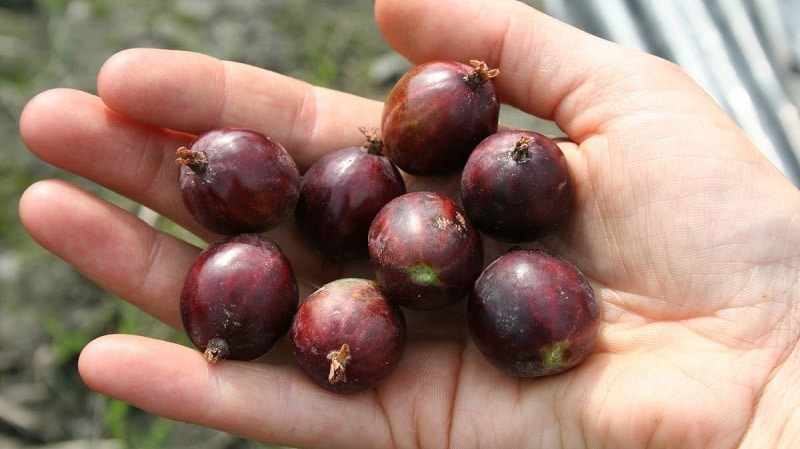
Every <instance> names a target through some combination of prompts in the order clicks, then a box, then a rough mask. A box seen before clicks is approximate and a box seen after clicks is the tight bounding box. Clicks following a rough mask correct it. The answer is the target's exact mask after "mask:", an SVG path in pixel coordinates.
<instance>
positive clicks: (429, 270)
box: [408, 262, 442, 285]
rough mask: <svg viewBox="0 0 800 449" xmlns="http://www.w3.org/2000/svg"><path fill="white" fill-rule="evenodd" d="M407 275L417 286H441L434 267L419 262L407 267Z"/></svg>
mask: <svg viewBox="0 0 800 449" xmlns="http://www.w3.org/2000/svg"><path fill="white" fill-rule="evenodd" d="M408 274H409V276H411V279H412V280H413V281H414V282H415V283H417V284H422V285H442V281H440V280H439V273H438V272H437V271H436V269H435V268H434V267H432V266H430V265H428V264H427V263H425V262H419V263H416V264H414V265H411V266H410V267H408Z"/></svg>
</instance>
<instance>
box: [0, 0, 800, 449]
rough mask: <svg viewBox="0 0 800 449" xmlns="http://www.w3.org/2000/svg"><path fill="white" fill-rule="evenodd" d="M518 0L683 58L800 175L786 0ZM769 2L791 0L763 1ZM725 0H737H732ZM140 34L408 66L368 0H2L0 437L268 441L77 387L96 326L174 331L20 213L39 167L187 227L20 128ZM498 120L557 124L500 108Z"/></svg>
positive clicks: (376, 79) (268, 60)
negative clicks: (38, 235) (87, 176)
mask: <svg viewBox="0 0 800 449" xmlns="http://www.w3.org/2000/svg"><path fill="white" fill-rule="evenodd" d="M525 3H528V4H531V5H533V6H535V7H537V8H543V9H545V10H547V11H548V12H549V13H551V14H554V15H556V16H558V17H560V18H562V19H564V20H566V21H568V22H571V23H573V24H575V25H577V26H580V27H582V28H584V29H587V30H589V31H591V32H593V33H595V34H598V35H601V36H604V37H607V38H610V39H613V40H617V41H619V42H621V43H623V44H625V45H629V46H634V47H637V48H641V49H643V50H645V51H650V52H653V53H656V54H659V55H661V56H664V57H666V58H669V59H673V60H676V61H677V62H679V63H681V64H682V65H684V67H686V68H687V70H688V71H690V73H692V75H693V76H695V77H696V78H697V79H698V80H701V81H703V82H704V86H705V87H706V88H707V89H708V90H709V92H711V93H712V94H713V95H714V96H715V98H716V99H717V100H718V101H719V102H720V103H721V104H722V105H723V106H725V107H726V109H728V110H729V112H730V113H731V115H732V116H734V117H735V118H736V119H737V120H739V121H740V123H741V124H742V125H743V126H744V127H745V128H746V129H748V130H749V132H750V134H751V136H752V138H753V139H754V141H756V142H759V145H760V146H761V147H762V148H763V149H764V151H765V153H767V154H768V156H769V157H770V158H771V159H772V160H773V161H774V162H775V163H776V165H778V166H779V167H781V169H782V170H784V172H785V173H787V176H790V177H793V179H795V180H797V179H798V178H797V174H798V173H800V171H798V168H797V151H798V145H797V141H798V133H800V126H797V100H798V98H800V97H798V92H800V90H799V89H798V86H799V85H800V83H799V82H798V67H800V64H799V63H798V60H799V59H798V55H800V38H798V35H797V33H795V34H792V33H790V32H787V29H786V28H783V25H780V24H781V23H783V22H781V20H784V19H785V17H795V18H797V16H796V14H797V10H799V9H800V8H796V7H795V8H794V10H795V12H793V13H790V12H789V11H788V10H789V9H790V8H791V6H792V5H794V4H797V2H796V1H795V0H791V1H786V2H781V1H780V0H776V1H762V0H747V1H745V0H730V1H725V0H720V1H718V2H716V1H713V0H709V1H700V0H676V1H674V2H645V1H641V2H640V1H636V0H602V1H592V0H586V1H583V2H571V1H558V0H544V1H537V0H529V1H526V2H525ZM782 3H786V5H788V6H786V7H785V9H783V10H781V9H778V10H776V9H775V8H774V7H775V6H776V5H777V6H780V5H781V4H782ZM647 5H649V6H647ZM653 5H662V6H653ZM725 5H727V6H725ZM730 5H733V6H730ZM736 5H739V6H741V7H743V8H744V9H741V8H740V9H738V10H732V8H733V9H735V8H737V6H736ZM764 5H766V6H764ZM775 11H778V16H777V17H775V14H774V12H775ZM791 14H795V16H792V15H791ZM781 16H785V17H783V18H782V17H781ZM776 21H777V22H776ZM794 23H800V18H797V20H794ZM748 26H749V27H748ZM776 26H777V28H775V27H776ZM676 30H678V31H676ZM736 30H738V31H736ZM742 30H744V31H742ZM747 30H750V31H752V32H753V33H754V34H752V35H747V34H746V32H747ZM708 33H712V34H710V35H709V34H708ZM743 33H745V34H743ZM702 36H711V37H707V38H701V37H702ZM748 43H749V44H748ZM139 46H147V47H162V48H175V49H184V50H192V51H199V52H204V53H208V54H211V55H213V56H216V57H219V58H224V59H231V60H237V61H241V62H245V63H249V64H253V65H256V66H259V67H264V68H268V69H270V70H275V71H278V72H281V73H284V74H288V75H291V76H294V77H297V78H300V79H303V80H306V81H309V82H312V83H315V84H320V85H324V86H329V87H333V88H337V89H341V90H345V91H348V92H352V93H357V94H361V95H365V96H368V97H372V98H376V99H381V98H383V97H384V96H385V94H386V93H387V92H388V90H389V89H390V88H391V86H392V84H393V83H394V81H395V80H396V79H397V77H399V76H400V75H401V74H402V73H403V72H404V71H405V70H406V69H407V68H408V67H409V65H408V63H407V62H406V61H404V60H403V59H402V58H401V57H399V56H398V55H397V54H395V53H394V52H393V51H392V50H391V49H390V48H389V47H388V46H387V45H386V43H385V42H384V41H383V39H382V38H381V36H380V34H379V32H378V30H377V28H376V26H375V23H374V20H373V15H372V0H337V1H336V2H331V1H327V0H291V1H286V0H236V1H233V0H231V1H214V0H176V1H167V0H138V1H135V2H131V1H121V0H108V1H104V0H0V448H4V449H5V448H8V449H17V448H50V449H73V448H102V449H118V448H128V447H131V448H162V447H169V448H198V449H204V448H205V449H234V448H240V449H244V448H256V447H265V446H263V445H261V444H258V443H254V442H250V441H246V440H242V439H240V438H237V437H235V436H232V435H228V434H225V433H223V432H217V431H212V430H208V429H204V428H201V427H198V426H193V425H189V424H185V423H178V422H173V421H169V420H165V419H160V418H156V417H153V416H150V415H149V414H147V413H144V412H142V411H140V410H138V409H135V408H134V407H131V406H129V405H127V404H125V403H123V402H120V401H116V400H112V399H110V398H106V397H103V396H100V395H98V394H95V393H93V392H91V391H89V390H88V389H87V388H86V387H85V385H84V384H83V383H82V382H81V380H80V378H79V377H78V375H77V368H76V362H77V356H78V354H79V352H80V350H81V348H82V347H83V346H84V345H85V344H86V343H87V342H88V341H89V340H91V339H93V338H94V337H96V336H98V335H102V334H107V333H132V334H141V335H148V336H152V337H156V338H162V339H166V340H172V341H177V342H181V343H185V341H184V340H183V337H182V336H180V335H177V334H176V333H175V332H173V331H172V330H171V329H169V328H167V327H165V326H164V325H162V324H160V323H158V322H156V321H155V320H153V319H151V318H150V317H148V316H146V315H144V314H142V313H140V312H139V311H138V310H137V309H135V308H133V307H131V306H128V305H127V304H126V303H125V302H124V301H121V300H119V299H117V298H114V297H111V296H110V295H109V294H108V293H106V292H104V291H102V290H101V289H99V288H98V287H96V286H95V285H94V284H92V283H91V282H90V281H88V280H87V279H85V278H84V277H82V276H81V275H80V274H78V273H76V272H75V271H73V270H72V269H71V268H70V267H69V266H68V265H67V264H65V263H64V262H63V261H61V260H59V259H57V258H55V257H54V256H52V255H50V254H48V253H46V252H45V251H44V250H42V249H41V248H39V247H38V246H37V244H36V243H35V242H33V241H32V240H31V239H30V238H29V237H28V236H27V234H26V233H25V232H24V230H23V229H22V228H21V226H20V225H19V222H18V215H17V205H18V199H19V196H20V194H21V193H22V191H23V190H24V189H25V188H26V187H27V186H28V185H30V184H31V183H33V182H35V181H36V180H39V179H44V178H62V179H67V180H70V181H72V182H74V183H76V184H79V185H81V186H82V187H84V188H86V189H88V190H90V191H92V192H95V193H96V194H98V195H101V196H103V197H105V198H107V199H108V200H110V201H112V202H114V203H115V204H117V205H119V206H121V207H124V208H126V209H127V210H129V211H131V212H132V213H134V214H137V215H139V216H140V217H141V218H143V219H145V220H147V221H149V222H151V223H152V224H154V225H155V226H158V227H160V228H161V229H163V230H165V231H167V232H171V233H174V234H176V235H179V236H181V237H185V238H187V239H191V238H192V237H191V236H188V235H185V233H184V231H183V230H181V229H177V228H175V227H174V226H173V225H172V224H171V223H169V222H167V221H164V220H161V219H160V218H159V217H158V216H154V215H153V214H152V213H150V212H149V211H148V210H146V209H142V208H140V207H139V206H138V205H136V204H133V203H131V202H129V201H127V200H126V199H124V198H121V197H119V196H118V195H115V194H114V193H112V192H108V191H105V190H102V189H100V188H98V187H97V186H94V185H92V184H91V183H89V182H87V181H85V180H83V179H79V178H76V177H74V176H72V175H70V174H69V173H64V172H62V171H60V170H57V169H55V168H53V167H51V166H49V165H47V164H45V163H42V162H41V161H38V160H37V159H36V158H35V157H34V156H32V155H31V154H30V153H29V152H28V151H27V150H26V149H25V147H24V145H23V144H22V142H21V141H20V138H19V134H18V127H17V122H18V118H19V115H20V112H21V111H22V108H23V107H24V105H25V103H26V102H27V101H28V100H29V99H30V98H31V97H33V96H34V95H35V94H36V93H38V92H40V91H42V90H45V89H48V88H52V87H71V88H76V89H82V90H86V91H89V92H94V91H95V77H96V74H97V70H98V69H99V67H100V66H101V64H102V63H103V61H105V60H106V59H107V58H108V57H109V56H110V55H112V54H113V53H115V52H116V51H118V50H121V49H124V48H129V47H139ZM501 120H502V121H504V122H506V123H510V124H513V125H516V126H520V127H527V128H529V129H533V130H538V131H542V132H555V131H556V130H555V128H554V127H553V126H552V124H549V123H545V122H542V121H539V120H536V119H534V118H532V117H529V116H527V115H525V114H522V113H520V112H519V111H515V110H513V109H509V108H504V109H503V112H502V115H501ZM198 243H199V242H198Z"/></svg>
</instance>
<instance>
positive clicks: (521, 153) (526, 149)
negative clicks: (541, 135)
mask: <svg viewBox="0 0 800 449" xmlns="http://www.w3.org/2000/svg"><path fill="white" fill-rule="evenodd" d="M533 140H534V139H533V137H531V136H522V137H520V138H519V140H518V141H517V143H516V144H515V145H514V149H513V150H511V158H512V159H514V162H519V163H522V162H525V161H527V160H529V159H530V158H531V145H530V143H531V142H533Z"/></svg>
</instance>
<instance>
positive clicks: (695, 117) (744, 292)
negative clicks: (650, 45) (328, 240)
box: [20, 0, 800, 448]
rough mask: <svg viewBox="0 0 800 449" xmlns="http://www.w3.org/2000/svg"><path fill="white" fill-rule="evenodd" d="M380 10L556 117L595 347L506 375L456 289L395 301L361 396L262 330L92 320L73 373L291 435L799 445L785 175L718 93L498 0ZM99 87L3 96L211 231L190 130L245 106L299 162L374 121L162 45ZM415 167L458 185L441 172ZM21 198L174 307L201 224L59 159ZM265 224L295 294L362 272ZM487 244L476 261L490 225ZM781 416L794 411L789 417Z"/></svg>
mask: <svg viewBox="0 0 800 449" xmlns="http://www.w3.org/2000/svg"><path fill="white" fill-rule="evenodd" d="M376 13H377V18H378V22H379V25H380V26H381V28H382V31H383V32H384V34H385V36H386V38H387V40H388V41H389V42H390V43H391V44H392V45H393V46H394V47H395V48H396V49H397V50H398V51H400V52H401V53H403V54H404V55H406V56H407V57H408V58H409V59H411V60H412V61H415V62H422V61H427V60H431V59H455V60H469V59H474V58H476V57H480V58H483V59H485V60H487V62H488V63H490V65H491V66H493V67H499V68H500V71H501V76H500V77H499V78H498V79H497V87H498V91H499V93H500V96H501V100H503V101H504V102H506V103H509V104H512V105H514V106H516V107H519V108H520V109H522V110H525V111H527V112H529V113H532V114H535V115H538V116H540V117H544V118H548V119H552V120H554V121H555V122H556V123H557V124H558V126H559V127H560V128H561V129H562V130H563V131H564V132H565V134H566V136H567V140H565V141H564V142H563V143H562V144H561V146H562V149H563V150H564V152H565V154H566V155H567V158H568V160H569V163H570V166H571V169H572V171H573V177H574V179H575V185H576V187H577V196H576V207H575V211H574V215H573V217H572V218H571V221H570V222H569V224H568V226H566V227H565V228H564V229H562V230H561V231H559V232H558V233H557V234H555V235H553V236H549V237H547V238H545V239H543V240H541V241H540V242H536V245H537V246H543V247H546V248H548V249H551V250H553V251H554V252H556V253H559V254H561V255H563V256H565V257H567V258H568V259H570V260H571V261H573V262H574V263H575V264H576V265H578V266H579V268H580V269H581V270H582V271H583V273H584V274H585V275H586V276H587V277H588V278H589V279H590V280H591V282H592V284H593V286H594V288H595V291H596V293H597V295H598V298H599V299H600V300H601V301H602V304H603V325H602V327H601V330H600V336H599V341H598V344H597V348H596V351H595V353H593V354H592V355H591V356H590V357H589V358H588V359H587V360H586V361H585V362H584V363H583V364H582V365H580V366H578V367H577V368H575V369H573V370H571V371H569V372H567V373H564V374H561V375H557V376H552V377H547V378H541V379H516V378H511V377H508V376H506V375H504V374H501V373H500V372H499V371H497V370H495V369H494V368H492V367H491V366H490V365H489V364H488V363H487V362H486V361H485V360H484V359H483V357H482V356H481V355H480V353H479V352H478V351H477V350H476V348H475V346H474V345H473V344H472V343H471V341H470V340H469V336H468V335H467V332H466V326H465V321H464V317H463V307H462V306H463V304H462V305H459V306H455V307H451V308H449V309H447V310H444V311H436V312H412V311H408V313H407V318H408V322H409V332H410V335H409V345H408V347H407V350H406V353H405V354H404V356H403V359H402V361H401V363H400V365H399V367H398V369H397V371H396V372H395V373H394V374H393V376H392V377H391V378H390V379H389V380H387V381H386V382H384V383H383V384H381V385H380V386H379V387H378V388H376V389H375V390H373V391H369V392H365V393H362V394H357V395H351V396H341V395H335V394H332V393H328V392H326V391H324V390H322V389H320V388H318V387H316V386H315V385H313V384H312V383H311V382H310V381H309V380H308V379H306V377H305V376H304V375H303V374H302V373H301V372H300V371H299V369H298V368H297V367H296V366H295V365H294V364H293V363H291V362H290V361H289V362H286V363H284V361H283V359H282V358H281V357H280V353H281V350H280V349H279V350H276V351H275V354H274V355H273V356H272V357H268V358H267V360H265V362H266V363H245V362H232V361H226V362H224V363H220V364H217V365H209V364H207V363H206V362H205V360H204V359H203V358H202V357H201V356H200V355H199V353H198V352H197V351H196V350H194V349H192V348H186V347H182V346H178V345H174V344H171V343H166V342H161V341H157V340H153V339H148V338H145V337H135V336H107V337H103V338H100V339H98V340H96V341H94V342H93V343H91V344H90V345H89V346H88V347H87V348H86V349H85V350H84V352H83V354H82V357H81V361H80V369H81V374H82V376H83V377H84V379H85V380H86V382H87V383H88V384H89V385H90V386H91V387H93V388H95V389H97V390H98V391H101V392H103V393H106V394H109V395H112V396H115V397H119V398H121V399H124V400H126V401H129V402H131V403H133V404H135V405H137V406H139V407H142V408H144V409H146V410H148V411H150V412H152V413H155V414H159V415H163V416H167V417H170V418H174V419H179V420H185V421H190V422H195V423H199V424H203V425H207V426H210V427H215V428H219V429H223V430H226V431H229V432H232V433H236V434H239V435H242V436H245V437H249V438H253V439H259V440H263V441H269V442H278V443H282V444H288V445H292V446H298V447H326V448H328V447H330V448H334V447H345V448H354V447H381V448H389V447H398V448H399V447H420V448H422V447H430V448H446V447H453V448H455V447H496V448H501V447H509V448H520V447H544V448H562V447H563V448H582V447H592V448H600V447H608V448H621V447H625V448H640V447H641V448H644V447H675V448H701V447H702V448H733V447H745V446H747V445H748V444H753V445H755V447H759V445H760V444H761V445H762V446H760V447H767V446H769V447H777V446H778V445H779V444H780V443H783V444H789V442H791V441H794V442H795V443H796V442H797V441H798V440H792V438H798V436H797V429H796V426H797V423H796V420H797V415H796V412H795V411H794V410H795V408H796V405H797V403H798V394H799V393H798V391H797V386H796V385H795V384H796V383H797V379H798V375H797V374H796V373H797V372H798V364H800V360H798V359H800V357H799V356H798V350H797V346H798V335H800V311H799V310H798V305H797V300H798V297H800V285H798V270H800V232H799V231H800V194H798V191H797V189H796V188H795V187H794V186H792V185H791V184H790V183H789V181H787V180H786V179H785V178H784V177H783V176H781V175H780V173H778V172H777V171H776V169H775V168H774V167H772V166H771V165H770V164H769V163H768V162H767V161H766V160H765V159H764V158H763V157H762V156H760V155H759V153H758V152H757V151H756V150H755V149H754V148H753V147H752V145H751V144H750V143H749V141H748V140H747V139H746V138H745V136H744V135H742V133H741V131H740V130H738V129H737V127H736V126H735V125H734V124H733V123H731V121H730V120H729V119H728V118H727V117H726V116H725V114H724V113H723V112H722V111H720V110H719V109H718V107H717V106H716V105H715V104H714V103H713V102H712V101H711V100H710V99H709V98H708V97H707V96H706V95H705V94H704V93H703V92H702V91H701V90H700V89H698V88H697V87H696V86H695V85H694V84H693V83H692V82H691V81H690V80H689V79H688V78H687V77H686V76H685V75H684V74H683V73H681V72H680V71H679V70H678V69H677V68H675V67H674V66H672V65H671V64H668V63H666V62H664V61H661V60H659V59H656V58H653V57H650V56H645V55H642V54H639V53H636V52H633V51H630V50H626V49H623V48H620V47H617V46H615V45H613V44H610V43H608V42H604V41H602V40H599V39H596V38H593V37H590V36H588V35H585V34H583V33H581V32H579V31H577V30H574V29H572V28H569V27H567V26H565V25H563V24H560V23H558V22H556V21H554V20H552V19H550V18H548V17H545V16H543V15H541V14H540V13H538V12H536V11H534V10H532V9H529V8H528V7H526V6H524V5H522V4H519V3H516V2H511V1H497V2H480V1H464V0H461V1H453V0H439V1H437V2H427V1H425V0H403V1H389V0H384V1H379V2H378V4H377V5H376ZM465 24H466V25H465ZM98 88H99V93H100V96H99V97H95V96H92V95H89V94H86V93H83V92H77V91H72V90H64V89H58V90H52V91H48V92H45V93H43V94H41V95H39V96H37V97H36V98H35V99H33V100H32V101H31V102H30V104H29V105H28V107H27V108H26V110H25V112H24V114H23V117H22V120H21V133H22V136H23V138H24V140H25V142H26V144H27V145H28V146H29V148H30V149H31V150H32V151H33V152H35V153H36V154H37V155H39V156H40V157H41V158H42V159H44V160H46V161H48V162H51V163H53V164H55V165H57V166H59V167H62V168H64V169H66V170H69V171H72V172H75V173H78V174H80V175H82V176H85V177H87V178H89V179H92V180H94V181H95V182H97V183H99V184H101V185H104V186H106V187H109V188H111V189H114V190H116V191H118V192H120V193H122V194H124V195H126V196H128V197H130V198H132V199H134V200H136V201H138V202H140V203H142V204H144V205H146V206H148V207H150V208H152V209H154V210H156V211H158V212H160V213H162V214H164V215H165V216H167V217H170V218H171V219H173V220H174V221H176V222H177V223H179V224H181V225H183V226H185V227H186V228H187V229H190V230H192V231H194V232H197V233H198V235H201V236H202V237H204V238H205V239H209V240H210V239H213V238H214V236H212V235H209V234H204V233H203V231H202V230H201V229H199V228H198V226H197V225H196V224H195V223H194V222H193V221H192V219H191V217H189V216H188V214H187V212H186V211H185V209H184V208H183V205H182V203H181V200H180V198H179V194H178V190H177V185H176V177H177V167H176V166H175V164H174V163H172V160H173V159H174V150H175V149H176V148H178V147H179V146H181V145H184V144H186V143H187V142H189V141H190V140H191V138H192V135H193V134H196V133H199V132H201V131H204V130H207V129H210V128H213V127H218V126H223V125H238V126H246V127H252V128H255V129H259V130H261V131H263V132H264V133H266V134H268V135H270V136H272V137H274V138H275V139H276V140H278V141H279V142H281V143H283V144H284V145H285V146H286V147H287V149H289V150H290V152H292V154H293V156H294V157H295V159H296V160H297V162H298V164H299V165H300V166H301V167H302V168H307V167H308V166H309V165H310V164H311V163H312V162H313V161H314V160H316V158H318V157H319V156H320V155H322V154H324V153H325V152H327V151H330V150H333V149H336V148H341V147H344V146H349V145H354V144H357V143H358V142H360V140H361V139H362V136H361V134H360V132H359V131H358V128H359V126H376V125H377V124H378V121H379V118H380V112H381V105H380V104H379V103H377V102H374V101H370V100H365V99H362V98H358V97H355V96H351V95H348V94H344V93H339V92H333V91H329V90H324V89H319V88H314V87H311V86H309V85H307V84H304V83H302V82H299V81H296V80H292V79H290V78H286V77H284V76H281V75H278V74H275V73H269V72H266V71H263V70H260V69H257V68H253V67H249V66H245V65H241V64H236V63H231V62H221V61H218V60H214V59H212V58H210V57H206V56H203V55H198V54H190V53H182V52H170V51H163V50H131V51H126V52H123V53H120V54H118V55H116V56H114V57H113V58H111V59H110V60H109V62H108V63H107V64H106V65H105V66H104V68H103V70H102V71H101V73H100V76H99V80H98ZM408 183H409V188H410V190H421V189H437V190H440V191H444V192H445V193H447V194H450V195H452V196H454V197H457V190H455V189H457V185H458V184H457V180H456V179H451V180H449V181H447V182H443V181H432V180H427V179H420V178H417V179H411V178H409V179H408ZM20 215H21V218H22V221H23V223H24V225H25V226H26V228H27V229H28V230H29V232H30V233H31V235H32V236H34V237H35V238H36V239H37V240H38V241H39V242H40V243H41V244H42V245H43V246H45V247H46V248H48V249H49V250H51V251H53V252H54V253H55V254H57V255H59V256H60V257H62V258H64V259H65V260H67V261H68V262H70V263H71V264H73V265H74V266H75V267H76V268H77V269H79V270H81V271H82V272H83V273H85V274H86V275H88V276H89V277H90V278H92V279H93V280H95V281H96V282H97V283H98V284H99V285H101V286H103V287H104V288H107V289H108V290H109V291H111V292H113V293H115V294H116V295H118V296H120V297H122V298H124V299H126V300H128V301H130V302H131V303H133V304H136V305H137V306H139V307H141V308H142V309H144V310H145V311H147V312H149V313H151V314H152V315H154V316H156V317H157V318H159V319H161V320H163V321H165V322H167V323H169V324H171V325H173V326H176V327H179V326H180V318H179V315H178V306H177V301H178V297H179V291H180V287H181V284H182V280H183V276H184V274H185V272H186V270H187V268H188V266H189V264H190V263H191V261H192V260H193V258H194V257H195V256H196V255H197V252H198V251H199V249H198V248H195V247H193V246H191V245H189V244H187V243H185V242H181V241H179V240H177V239H175V238H173V237H171V236H168V235H165V234H163V233H160V232H158V231H156V230H154V229H153V228H151V227H149V226H148V225H147V224H145V223H144V222H142V221H140V220H138V219H137V218H135V217H134V216H132V215H130V214H128V213H127V212H125V211H123V210H120V209H118V208H115V207H113V206H112V205H110V204H108V203H106V202H104V201H102V200H100V199H99V198H97V197H94V196H92V195H90V194H88V193H86V192H84V191H82V190H80V189H78V188H77V187H75V186H72V185H69V184H67V183H64V182H58V181H43V182H40V183H37V184H35V185H33V186H32V187H31V188H30V189H29V190H28V191H27V192H26V193H25V195H24V196H23V198H22V200H21V203H20ZM271 235H272V237H273V238H275V239H276V240H277V241H278V243H279V244H280V245H281V246H282V247H283V248H284V250H285V252H286V253H287V255H288V256H289V258H290V259H291V260H292V263H293V265H294V266H295V268H296V270H297V271H298V275H299V277H300V279H301V284H302V285H301V287H302V292H301V293H304V294H305V293H309V292H310V290H311V288H313V286H315V285H320V284H321V283H323V282H326V281H328V280H332V279H334V278H337V277H342V276H368V275H369V270H368V268H367V267H366V266H365V264H364V263H353V264H349V265H330V264H323V263H322V262H321V261H320V260H318V258H317V257H316V255H315V254H314V253H313V252H312V251H309V250H308V249H306V248H305V247H304V246H303V245H302V244H300V243H298V239H297V236H296V232H295V230H294V229H293V227H292V226H291V224H287V225H285V226H282V227H281V228H279V229H277V230H275V231H273V232H272V233H271ZM487 246H489V247H488V248H487V254H488V255H489V258H490V259H491V258H493V257H496V256H497V255H498V254H500V252H501V251H503V250H504V249H505V248H504V247H503V246H502V245H498V244H493V243H487ZM284 349H285V348H284ZM792 416H794V420H795V423H794V424H795V427H794V428H792V427H791V426H786V427H783V424H785V423H787V422H791V418H792ZM787 429H788V430H787ZM792 429H793V430H792ZM792 432H794V433H792ZM767 435H768V438H771V440H769V444H768V445H767V446H763V444H764V441H759V438H763V437H765V436H767ZM787 447H789V446H787Z"/></svg>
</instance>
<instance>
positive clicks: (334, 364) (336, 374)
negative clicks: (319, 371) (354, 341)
mask: <svg viewBox="0 0 800 449" xmlns="http://www.w3.org/2000/svg"><path fill="white" fill-rule="evenodd" d="M328 360H330V361H331V371H330V373H329V374H328V382H330V383H332V384H335V383H337V382H347V371H346V369H347V364H348V363H350V360H351V357H350V345H348V344H347V343H345V344H343V345H342V347H341V348H339V350H338V351H331V352H329V353H328Z"/></svg>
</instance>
